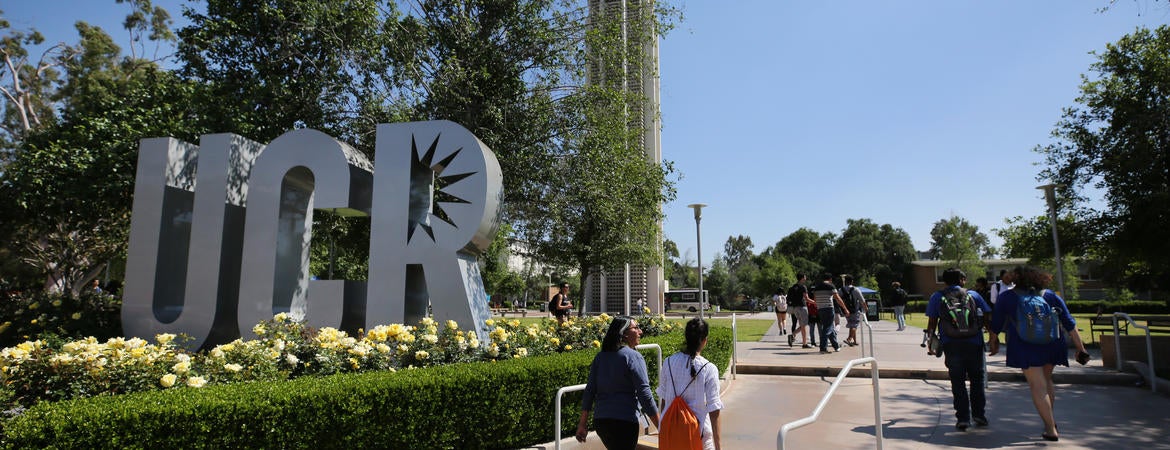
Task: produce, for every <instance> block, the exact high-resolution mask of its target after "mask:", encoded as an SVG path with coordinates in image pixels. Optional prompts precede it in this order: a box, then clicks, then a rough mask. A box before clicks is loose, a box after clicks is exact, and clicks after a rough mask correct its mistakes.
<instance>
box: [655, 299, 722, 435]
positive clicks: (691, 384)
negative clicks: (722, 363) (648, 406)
mask: <svg viewBox="0 0 1170 450" xmlns="http://www.w3.org/2000/svg"><path fill="white" fill-rule="evenodd" d="M707 333H708V325H707V321H705V320H703V319H700V318H698V317H696V318H694V319H691V320H689V321H687V325H686V329H685V331H684V332H683V334H684V335H685V336H686V347H685V348H684V349H683V351H681V352H678V353H675V354H673V355H670V356H669V357H667V358H666V359H664V360H663V361H662V366H663V368H662V369H661V370H659V371H658V398H660V399H662V400H663V401H664V402H666V403H667V404H670V402H672V401H673V400H674V398H675V397H680V396H681V397H682V398H683V401H684V402H686V403H687V406H688V407H689V408H690V409H691V412H693V413H694V414H695V418H697V419H698V420H699V430H700V434H701V435H702V437H703V448H704V450H710V449H715V450H718V449H720V448H721V445H720V439H719V412H720V411H721V410H722V409H723V400H721V399H720V398H719V369H718V368H717V367H715V365H714V364H711V362H710V361H707V358H704V357H702V356H700V355H699V353H700V352H702V351H703V348H705V347H706V346H707ZM664 426H666V425H665V424H664ZM667 432H668V430H662V432H661V433H659V434H660V435H661V434H664V433H667Z"/></svg>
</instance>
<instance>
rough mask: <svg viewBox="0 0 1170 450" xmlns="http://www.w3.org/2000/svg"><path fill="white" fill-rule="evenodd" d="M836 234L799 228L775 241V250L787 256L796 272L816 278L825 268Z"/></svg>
mask: <svg viewBox="0 0 1170 450" xmlns="http://www.w3.org/2000/svg"><path fill="white" fill-rule="evenodd" d="M836 239H837V237H836V235H834V234H832V233H824V234H821V233H817V232H816V231H813V230H812V229H810V228H800V229H798V230H796V231H793V232H792V233H791V234H789V235H788V236H784V237H783V238H781V239H780V241H779V242H777V243H776V246H775V251H776V252H777V253H779V254H781V255H784V256H785V257H787V258H788V261H789V263H791V264H792V269H793V270H795V271H796V272H797V273H803V274H805V275H808V277H809V279H810V280H811V279H815V278H817V277H818V276H819V275H820V273H821V272H823V271H824V270H825V268H826V266H825V262H826V259H827V256H828V254H829V251H830V250H831V249H832V248H833V242H834V241H836Z"/></svg>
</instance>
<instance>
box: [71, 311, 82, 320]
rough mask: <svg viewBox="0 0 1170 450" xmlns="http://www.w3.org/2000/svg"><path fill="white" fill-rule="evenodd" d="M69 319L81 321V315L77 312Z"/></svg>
mask: <svg viewBox="0 0 1170 450" xmlns="http://www.w3.org/2000/svg"><path fill="white" fill-rule="evenodd" d="M69 317H70V318H72V319H73V320H79V319H81V313H80V312H75V313H73V315H72V316H69Z"/></svg>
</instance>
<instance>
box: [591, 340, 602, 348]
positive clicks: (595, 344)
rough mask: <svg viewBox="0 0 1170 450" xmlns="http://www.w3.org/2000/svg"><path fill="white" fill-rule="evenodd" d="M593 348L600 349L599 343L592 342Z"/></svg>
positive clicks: (596, 341)
mask: <svg viewBox="0 0 1170 450" xmlns="http://www.w3.org/2000/svg"><path fill="white" fill-rule="evenodd" d="M593 348H601V341H598V340H594V341H593Z"/></svg>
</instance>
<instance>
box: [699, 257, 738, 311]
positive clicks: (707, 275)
mask: <svg viewBox="0 0 1170 450" xmlns="http://www.w3.org/2000/svg"><path fill="white" fill-rule="evenodd" d="M730 283H731V274H730V273H728V271H727V262H726V261H725V260H724V259H723V258H720V257H719V255H715V258H714V259H712V260H711V267H710V268H709V269H707V271H706V272H704V273H703V289H704V290H706V291H707V296H708V297H710V299H711V304H712V305H724V304H726V302H727V301H728V300H729V298H728V297H727V291H728V286H729V285H730ZM696 286H697V281H696Z"/></svg>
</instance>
